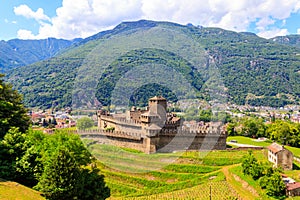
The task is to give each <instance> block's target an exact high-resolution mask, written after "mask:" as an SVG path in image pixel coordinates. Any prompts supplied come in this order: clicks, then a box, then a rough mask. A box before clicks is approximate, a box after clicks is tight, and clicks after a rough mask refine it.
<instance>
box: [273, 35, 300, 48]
mask: <svg viewBox="0 0 300 200" xmlns="http://www.w3.org/2000/svg"><path fill="white" fill-rule="evenodd" d="M271 40H272V41H274V42H277V43H279V44H284V45H290V46H294V47H298V48H300V35H287V36H277V37H275V38H272V39H271Z"/></svg>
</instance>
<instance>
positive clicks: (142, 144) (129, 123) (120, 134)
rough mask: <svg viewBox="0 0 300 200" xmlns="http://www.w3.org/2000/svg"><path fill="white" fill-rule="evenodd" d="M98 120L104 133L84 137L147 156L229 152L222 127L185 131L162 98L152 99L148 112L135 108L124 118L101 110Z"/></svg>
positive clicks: (92, 133) (211, 126)
mask: <svg viewBox="0 0 300 200" xmlns="http://www.w3.org/2000/svg"><path fill="white" fill-rule="evenodd" d="M97 116H98V128H99V129H100V130H98V131H90V132H88V131H85V132H84V133H82V136H83V137H90V138H93V139H94V140H97V141H98V142H99V143H102V144H111V145H116V146H120V147H127V148H133V149H137V150H140V151H143V152H145V153H155V152H173V151H179V150H200V149H201V150H211V149H219V150H222V149H225V148H226V138H227V133H226V131H225V129H224V127H223V126H222V124H221V123H207V124H199V125H198V126H197V127H194V128H186V127H183V126H182V120H181V119H180V118H179V117H177V116H176V115H175V114H173V113H167V100H166V99H165V98H163V97H161V96H158V97H157V96H155V97H153V98H150V99H149V104H148V107H147V108H146V109H144V110H141V109H136V108H135V107H132V109H131V110H130V111H127V112H126V113H120V114H111V113H109V112H108V111H104V110H99V111H98V112H97Z"/></svg>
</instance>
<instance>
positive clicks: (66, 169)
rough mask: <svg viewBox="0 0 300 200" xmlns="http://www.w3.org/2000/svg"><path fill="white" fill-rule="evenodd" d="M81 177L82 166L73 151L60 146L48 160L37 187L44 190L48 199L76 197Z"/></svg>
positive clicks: (62, 199)
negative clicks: (78, 181)
mask: <svg viewBox="0 0 300 200" xmlns="http://www.w3.org/2000/svg"><path fill="white" fill-rule="evenodd" d="M79 178H80V166H79V165H78V163H77V162H76V160H75V157H74V156H73V155H72V152H70V151H69V150H68V149H67V148H60V149H58V150H57V151H56V152H55V153H54V154H53V155H52V157H51V159H50V160H48V161H47V164H46V166H45V170H44V172H43V174H42V176H41V177H40V180H39V183H38V184H37V186H36V187H35V188H36V189H38V190H39V191H41V192H43V194H44V195H45V196H46V198H47V199H53V200H56V199H57V200H59V199H61V200H64V199H66V200H67V199H74V197H76V194H77V192H76V185H77V180H78V179H79Z"/></svg>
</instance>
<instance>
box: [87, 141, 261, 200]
mask: <svg viewBox="0 0 300 200" xmlns="http://www.w3.org/2000/svg"><path fill="white" fill-rule="evenodd" d="M88 148H89V150H90V151H91V152H92V153H93V154H94V155H95V157H96V158H97V159H98V160H99V163H98V167H99V168H101V171H102V173H103V174H104V175H105V178H106V182H107V185H108V186H109V187H110V188H111V197H110V200H114V199H132V200H133V199H209V196H210V188H211V191H212V192H211V194H212V198H213V199H239V198H240V197H239V195H238V194H237V192H236V191H235V190H234V189H232V188H231V186H230V184H228V182H227V181H226V178H225V175H224V173H223V171H222V168H223V167H226V166H231V165H236V164H239V163H241V160H242V157H243V156H244V155H245V154H247V151H211V152H177V153H171V154H150V155H147V154H143V153H139V152H136V151H130V150H128V149H126V150H124V149H120V148H117V147H113V146H107V145H99V144H91V145H88ZM254 154H255V156H256V157H257V158H258V159H259V160H265V159H266V157H265V154H266V152H265V151H264V150H263V151H254Z"/></svg>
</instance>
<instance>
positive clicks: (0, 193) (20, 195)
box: [0, 179, 45, 200]
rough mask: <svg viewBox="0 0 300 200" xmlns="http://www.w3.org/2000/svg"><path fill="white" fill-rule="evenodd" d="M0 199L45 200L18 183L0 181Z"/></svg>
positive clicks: (37, 193)
mask: <svg viewBox="0 0 300 200" xmlns="http://www.w3.org/2000/svg"><path fill="white" fill-rule="evenodd" d="M0 199H1V200H16V199H20V200H32V199H35V200H43V199H45V198H44V197H42V196H41V195H40V193H39V192H37V191H35V190H33V189H31V188H28V187H25V186H23V185H21V184H19V183H16V182H11V181H5V180H3V179H0Z"/></svg>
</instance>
